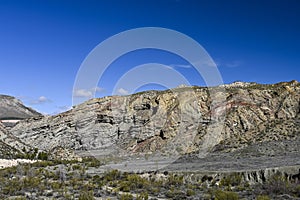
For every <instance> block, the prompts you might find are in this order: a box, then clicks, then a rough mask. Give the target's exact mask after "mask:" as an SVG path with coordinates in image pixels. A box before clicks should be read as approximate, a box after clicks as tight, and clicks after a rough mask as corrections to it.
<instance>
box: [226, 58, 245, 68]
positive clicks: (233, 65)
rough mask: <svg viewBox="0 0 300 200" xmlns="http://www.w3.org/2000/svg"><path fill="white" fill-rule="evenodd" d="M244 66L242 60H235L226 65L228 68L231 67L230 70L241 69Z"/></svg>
mask: <svg viewBox="0 0 300 200" xmlns="http://www.w3.org/2000/svg"><path fill="white" fill-rule="evenodd" d="M242 64H243V62H242V61H240V60H234V61H232V62H229V63H225V66H226V67H230V68H234V67H239V66H241V65H242Z"/></svg>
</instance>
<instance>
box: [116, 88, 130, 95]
mask: <svg viewBox="0 0 300 200" xmlns="http://www.w3.org/2000/svg"><path fill="white" fill-rule="evenodd" d="M117 93H118V94H120V95H128V94H129V91H127V90H125V89H124V88H119V89H118V90H117Z"/></svg>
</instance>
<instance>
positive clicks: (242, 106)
mask: <svg viewBox="0 0 300 200" xmlns="http://www.w3.org/2000/svg"><path fill="white" fill-rule="evenodd" d="M299 110H300V84H299V83H298V82H297V81H291V82H286V83H278V84H271V85H261V84H256V83H238V84H230V85H223V86H219V87H214V88H206V87H195V86H194V87H184V88H175V89H172V90H166V91H147V92H142V93H137V94H133V95H129V96H111V97H104V98H100V99H91V100H89V101H87V102H85V103H83V104H80V105H77V106H75V107H74V108H73V109H72V110H70V111H67V112H64V113H61V114H58V115H56V116H44V117H41V116H40V117H36V118H29V119H25V120H22V121H20V122H19V123H18V124H17V125H16V126H14V127H13V128H12V129H11V132H12V133H13V135H15V136H16V137H18V138H19V139H20V140H22V141H23V142H24V143H26V144H28V145H30V146H33V147H37V148H39V149H41V150H46V151H51V150H52V149H55V148H65V149H68V150H74V151H76V152H79V153H80V152H86V151H91V152H92V151H97V153H98V154H115V153H116V152H118V153H121V152H122V153H125V154H137V153H152V152H156V151H159V152H161V153H162V154H173V153H178V154H180V155H182V154H186V153H198V154H199V156H200V157H201V156H205V155H206V154H207V153H209V152H232V151H235V150H238V149H241V148H244V147H246V146H248V145H251V144H253V143H261V142H267V141H281V140H299V129H300V128H299V127H300V125H299V119H300V118H299V112H300V111H299Z"/></svg>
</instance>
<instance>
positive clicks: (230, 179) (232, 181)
mask: <svg viewBox="0 0 300 200" xmlns="http://www.w3.org/2000/svg"><path fill="white" fill-rule="evenodd" d="M241 182H242V176H241V175H240V174H238V173H233V174H230V175H229V176H226V177H223V178H222V179H221V181H220V186H221V187H222V186H224V187H226V186H238V185H240V184H241Z"/></svg>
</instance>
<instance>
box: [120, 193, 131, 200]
mask: <svg viewBox="0 0 300 200" xmlns="http://www.w3.org/2000/svg"><path fill="white" fill-rule="evenodd" d="M120 200H133V196H132V195H131V194H122V195H121V197H120Z"/></svg>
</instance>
